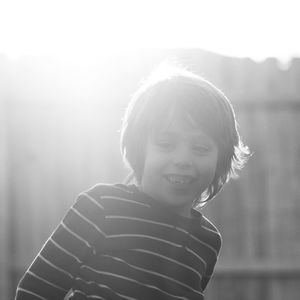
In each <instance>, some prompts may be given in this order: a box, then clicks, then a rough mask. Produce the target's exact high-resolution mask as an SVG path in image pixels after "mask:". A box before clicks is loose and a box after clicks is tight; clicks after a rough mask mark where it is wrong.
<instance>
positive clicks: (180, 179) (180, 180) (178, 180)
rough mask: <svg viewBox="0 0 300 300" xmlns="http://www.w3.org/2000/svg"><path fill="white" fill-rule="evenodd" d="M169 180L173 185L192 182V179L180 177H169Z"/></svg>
mask: <svg viewBox="0 0 300 300" xmlns="http://www.w3.org/2000/svg"><path fill="white" fill-rule="evenodd" d="M167 179H168V180H169V181H170V182H172V183H181V184H184V183H189V182H191V178H189V177H187V176H180V175H168V176H167Z"/></svg>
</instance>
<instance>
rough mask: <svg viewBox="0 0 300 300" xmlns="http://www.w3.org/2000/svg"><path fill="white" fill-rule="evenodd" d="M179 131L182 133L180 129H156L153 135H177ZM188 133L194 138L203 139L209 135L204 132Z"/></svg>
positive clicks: (207, 138) (206, 139)
mask: <svg viewBox="0 0 300 300" xmlns="http://www.w3.org/2000/svg"><path fill="white" fill-rule="evenodd" d="M181 133H182V132H181V131H177V130H170V129H166V130H160V131H157V132H155V134H154V135H155V136H159V135H167V136H177V135H180V134H181ZM190 135H191V136H192V137H193V138H195V139H200V140H205V141H209V140H210V137H209V136H208V135H206V134H205V133H199V132H193V131H191V132H190Z"/></svg>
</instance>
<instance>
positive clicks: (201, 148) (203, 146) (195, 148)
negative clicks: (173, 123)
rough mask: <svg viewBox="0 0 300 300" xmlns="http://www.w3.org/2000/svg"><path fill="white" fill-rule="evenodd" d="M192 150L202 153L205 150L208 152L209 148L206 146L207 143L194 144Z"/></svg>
mask: <svg viewBox="0 0 300 300" xmlns="http://www.w3.org/2000/svg"><path fill="white" fill-rule="evenodd" d="M194 150H195V151H196V152H197V153H200V154H202V153H207V152H209V150H210V148H209V146H207V145H195V146H194Z"/></svg>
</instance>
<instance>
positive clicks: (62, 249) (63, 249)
mask: <svg viewBox="0 0 300 300" xmlns="http://www.w3.org/2000/svg"><path fill="white" fill-rule="evenodd" d="M49 240H50V241H51V242H52V243H53V244H54V245H55V247H57V248H58V249H60V250H61V251H63V252H65V253H66V254H67V255H69V256H71V257H73V258H74V259H75V260H76V261H77V262H78V263H82V261H81V260H80V259H79V258H78V257H77V256H75V255H74V254H72V253H71V252H69V251H68V250H66V249H65V248H64V247H62V246H60V245H59V244H58V243H56V242H55V241H54V240H53V239H52V238H50V239H49Z"/></svg>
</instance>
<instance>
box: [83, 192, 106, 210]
mask: <svg viewBox="0 0 300 300" xmlns="http://www.w3.org/2000/svg"><path fill="white" fill-rule="evenodd" d="M80 196H84V197H86V198H88V199H89V200H90V201H91V202H93V203H94V204H96V205H97V206H98V207H99V208H100V209H102V210H104V207H103V206H102V205H101V204H100V203H99V202H98V201H97V200H96V199H94V198H93V197H92V196H91V195H89V194H88V193H81V194H79V197H80Z"/></svg>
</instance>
